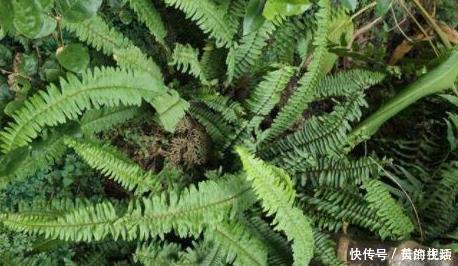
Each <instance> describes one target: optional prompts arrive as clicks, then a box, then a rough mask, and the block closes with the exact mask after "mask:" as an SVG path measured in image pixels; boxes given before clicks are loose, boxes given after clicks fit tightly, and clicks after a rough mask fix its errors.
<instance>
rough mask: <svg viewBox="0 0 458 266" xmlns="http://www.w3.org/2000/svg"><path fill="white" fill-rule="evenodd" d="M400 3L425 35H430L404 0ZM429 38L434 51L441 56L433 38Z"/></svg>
mask: <svg viewBox="0 0 458 266" xmlns="http://www.w3.org/2000/svg"><path fill="white" fill-rule="evenodd" d="M399 4H400V5H401V7H402V8H404V10H405V11H406V12H407V14H408V15H409V17H410V18H411V19H412V20H413V21H414V22H415V24H417V26H418V28H419V29H420V31H421V32H422V33H423V35H425V38H427V37H429V34H428V32H426V30H425V29H424V28H423V27H422V26H421V24H420V22H418V20H417V19H416V18H415V16H414V15H412V13H411V12H410V11H409V9H408V8H407V7H406V6H405V5H404V1H399ZM427 39H428V42H429V44H430V45H431V48H433V51H434V53H435V54H436V56H439V52H438V51H437V48H436V46H435V45H434V43H433V41H432V40H431V38H427Z"/></svg>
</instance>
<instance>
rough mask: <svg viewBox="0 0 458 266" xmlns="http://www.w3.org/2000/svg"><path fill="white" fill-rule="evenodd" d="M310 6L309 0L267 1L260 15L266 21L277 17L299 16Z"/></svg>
mask: <svg viewBox="0 0 458 266" xmlns="http://www.w3.org/2000/svg"><path fill="white" fill-rule="evenodd" d="M311 6H312V3H310V1H309V0H267V3H266V5H265V7H264V11H263V13H262V14H263V15H264V17H265V18H267V19H268V20H273V19H274V18H275V17H277V16H295V15H300V14H302V13H304V12H305V11H306V10H307V9H309V8H310V7H311Z"/></svg>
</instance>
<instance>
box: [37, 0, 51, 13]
mask: <svg viewBox="0 0 458 266" xmlns="http://www.w3.org/2000/svg"><path fill="white" fill-rule="evenodd" d="M38 2H39V3H40V5H41V8H42V9H43V10H44V11H49V10H50V9H51V8H52V7H53V5H54V0H38Z"/></svg>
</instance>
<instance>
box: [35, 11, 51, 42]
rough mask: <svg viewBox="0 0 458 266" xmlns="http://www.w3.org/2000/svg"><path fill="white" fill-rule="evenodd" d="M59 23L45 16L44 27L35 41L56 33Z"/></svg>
mask: <svg viewBox="0 0 458 266" xmlns="http://www.w3.org/2000/svg"><path fill="white" fill-rule="evenodd" d="M56 26H57V22H56V20H55V19H54V18H52V17H50V16H47V15H45V16H44V17H43V25H42V26H41V30H40V32H39V33H38V34H37V35H35V37H34V39H38V38H43V37H46V36H48V35H50V34H51V33H53V32H54V30H55V29H56Z"/></svg>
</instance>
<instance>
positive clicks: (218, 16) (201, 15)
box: [163, 0, 235, 47]
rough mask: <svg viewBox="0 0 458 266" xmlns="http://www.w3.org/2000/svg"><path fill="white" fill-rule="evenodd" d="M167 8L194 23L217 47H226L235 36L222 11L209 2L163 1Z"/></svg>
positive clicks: (205, 0)
mask: <svg viewBox="0 0 458 266" xmlns="http://www.w3.org/2000/svg"><path fill="white" fill-rule="evenodd" d="M163 1H164V3H165V4H166V5H168V6H172V7H175V8H177V9H179V10H181V11H183V13H184V14H185V15H186V17H187V18H189V19H191V20H193V21H194V22H196V24H197V26H199V28H200V29H202V31H203V32H204V33H207V34H209V35H210V37H212V38H214V39H215V41H216V45H217V46H218V47H223V46H224V47H228V46H229V45H230V43H231V42H232V38H233V36H234V34H235V31H234V29H233V28H232V27H231V26H230V25H229V24H228V23H227V21H226V20H225V15H224V10H223V9H221V8H219V7H218V6H217V5H216V4H215V3H214V2H213V1H211V0H200V1H194V0H163Z"/></svg>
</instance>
